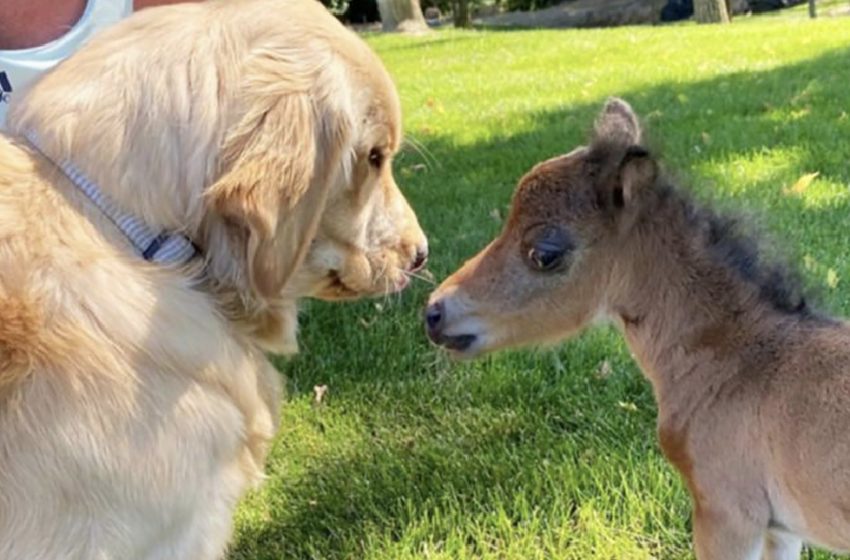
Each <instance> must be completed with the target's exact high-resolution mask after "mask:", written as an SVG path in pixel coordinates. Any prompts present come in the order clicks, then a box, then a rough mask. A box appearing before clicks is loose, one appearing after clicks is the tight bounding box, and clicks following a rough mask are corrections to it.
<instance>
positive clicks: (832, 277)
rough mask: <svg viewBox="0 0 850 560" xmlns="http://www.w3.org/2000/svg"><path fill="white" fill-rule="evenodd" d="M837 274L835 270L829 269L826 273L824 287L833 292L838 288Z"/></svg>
mask: <svg viewBox="0 0 850 560" xmlns="http://www.w3.org/2000/svg"><path fill="white" fill-rule="evenodd" d="M838 281H839V278H838V273H837V272H835V269H833V268H830V269H829V270H827V271H826V285H827V286H829V287H830V288H832V289H833V290H834V289H835V288H837V287H838Z"/></svg>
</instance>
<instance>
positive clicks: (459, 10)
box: [454, 0, 471, 27]
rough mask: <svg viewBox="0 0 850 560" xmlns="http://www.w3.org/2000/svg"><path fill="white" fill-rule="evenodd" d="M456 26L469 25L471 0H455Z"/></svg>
mask: <svg viewBox="0 0 850 560" xmlns="http://www.w3.org/2000/svg"><path fill="white" fill-rule="evenodd" d="M454 18H455V27H469V26H470V23H471V22H470V21H469V0H455V2H454Z"/></svg>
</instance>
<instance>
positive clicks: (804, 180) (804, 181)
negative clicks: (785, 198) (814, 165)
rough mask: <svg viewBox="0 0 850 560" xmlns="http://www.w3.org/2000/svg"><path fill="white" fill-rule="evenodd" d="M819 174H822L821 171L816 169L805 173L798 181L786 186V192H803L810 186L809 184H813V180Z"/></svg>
mask: <svg viewBox="0 0 850 560" xmlns="http://www.w3.org/2000/svg"><path fill="white" fill-rule="evenodd" d="M818 175H820V172H818V171H815V172H814V173H806V174H805V175H803V176H802V177H800V178H799V179H797V182H796V183H794V184H793V185H791V186H790V187H788V188H786V189H785V191H784V192H785V194H803V193H804V192H806V189H808V188H809V185H811V184H812V181H814V180H815V179H816V178H817V176H818Z"/></svg>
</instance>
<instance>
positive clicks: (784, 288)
mask: <svg viewBox="0 0 850 560" xmlns="http://www.w3.org/2000/svg"><path fill="white" fill-rule="evenodd" d="M658 195H659V202H660V203H661V204H672V205H676V206H679V207H680V208H681V211H682V215H683V216H684V219H685V226H686V227H687V228H688V229H690V230H692V231H695V232H699V238H700V239H701V242H702V243H703V246H704V248H705V249H706V253H707V254H708V255H709V256H710V257H711V258H713V259H714V260H715V261H716V262H717V263H719V264H721V265H722V266H724V267H725V268H727V269H728V270H731V271H732V272H734V273H735V275H736V276H737V277H738V278H740V279H741V280H743V281H744V282H747V283H749V284H752V285H755V286H756V287H757V288H758V292H759V296H760V298H761V299H762V300H763V301H766V302H767V303H769V304H770V305H771V306H772V307H773V308H774V309H776V310H777V311H780V312H782V313H786V314H791V315H797V316H801V317H809V316H812V315H813V314H814V311H813V310H812V309H811V308H810V307H809V304H808V302H807V298H806V293H805V290H804V288H803V282H802V275H801V274H800V272H799V270H798V269H797V268H796V267H794V266H791V265H790V264H789V263H788V262H787V261H786V260H784V259H782V258H776V257H772V258H766V257H765V256H764V253H765V249H764V247H765V244H764V242H763V241H761V240H760V239H759V238H758V236H756V235H755V234H754V233H753V231H752V230H753V228H752V227H747V226H746V225H745V223H744V217H743V216H740V215H737V216H736V215H734V214H733V213H729V212H719V211H717V210H715V209H714V208H712V207H711V206H710V205H708V204H705V203H701V202H695V201H694V199H693V196H692V194H691V193H690V192H688V191H686V190H685V189H682V188H678V187H674V186H672V185H671V184H669V183H666V184H665V186H663V187H660V188H659V189H658Z"/></svg>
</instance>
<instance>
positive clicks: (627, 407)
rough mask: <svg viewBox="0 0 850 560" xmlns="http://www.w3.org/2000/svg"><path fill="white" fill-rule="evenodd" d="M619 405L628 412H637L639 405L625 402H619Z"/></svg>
mask: <svg viewBox="0 0 850 560" xmlns="http://www.w3.org/2000/svg"><path fill="white" fill-rule="evenodd" d="M617 404H618V405H619V407H620V408H622V409H623V410H627V411H629V412H637V405H636V404H635V403H630V402H625V401H617Z"/></svg>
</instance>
